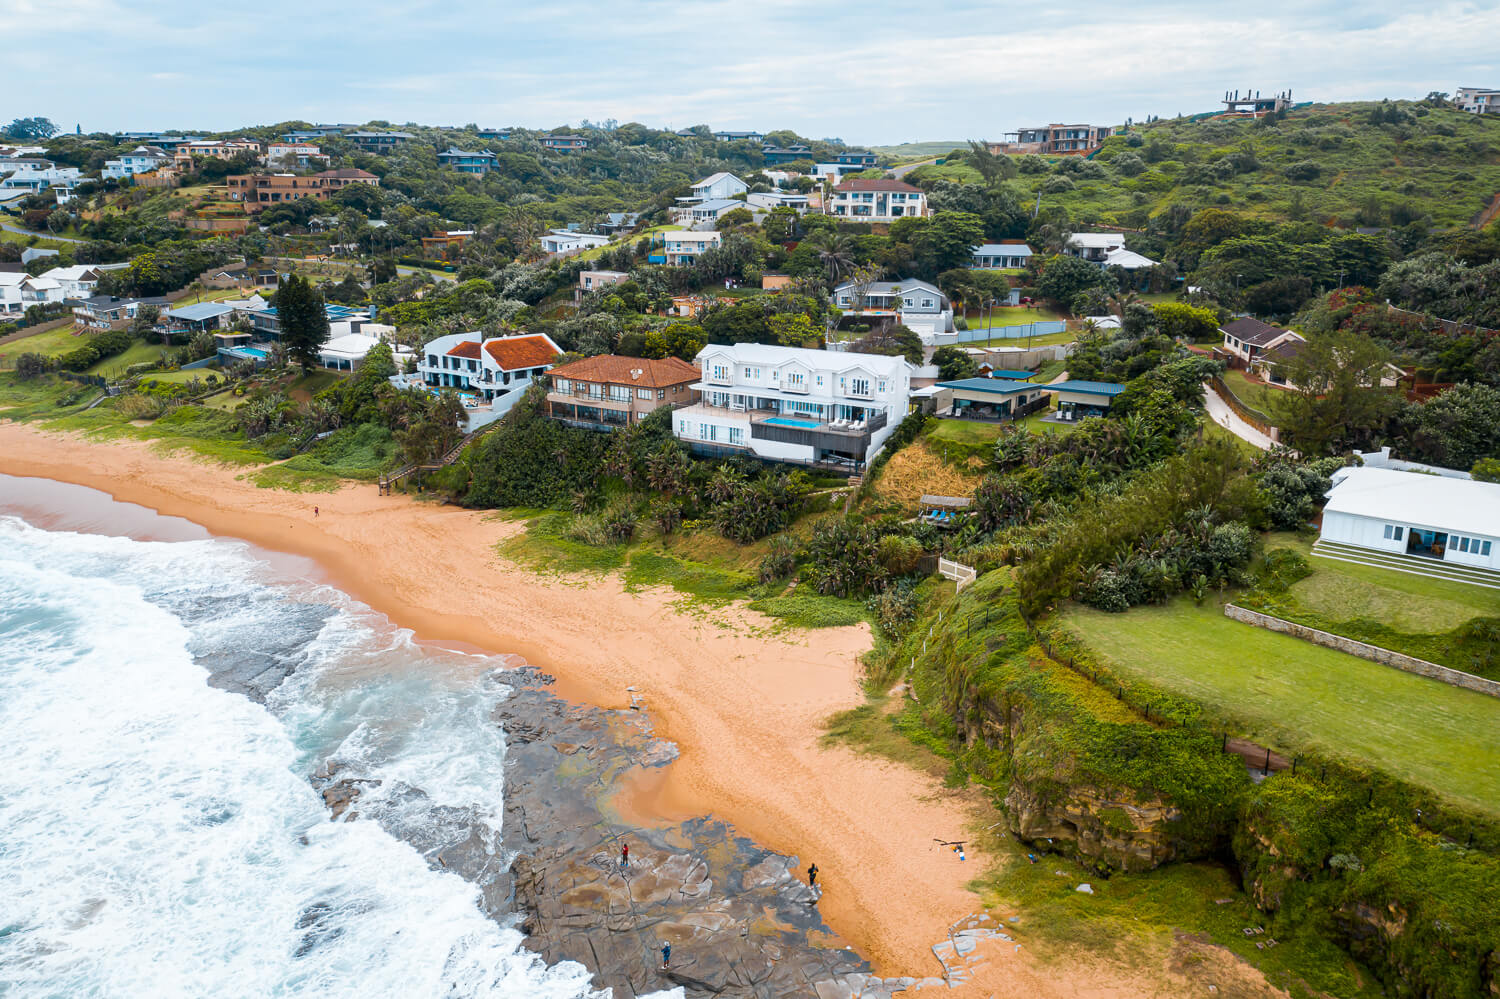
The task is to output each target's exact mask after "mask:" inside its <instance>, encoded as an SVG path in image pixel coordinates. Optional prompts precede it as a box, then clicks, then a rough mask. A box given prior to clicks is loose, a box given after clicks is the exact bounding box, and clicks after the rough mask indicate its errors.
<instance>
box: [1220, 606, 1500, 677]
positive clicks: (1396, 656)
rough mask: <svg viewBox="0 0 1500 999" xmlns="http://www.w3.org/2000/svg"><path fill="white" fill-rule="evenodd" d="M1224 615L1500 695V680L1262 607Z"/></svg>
mask: <svg viewBox="0 0 1500 999" xmlns="http://www.w3.org/2000/svg"><path fill="white" fill-rule="evenodd" d="M1224 616H1225V617H1228V618H1232V619H1233V620H1235V621H1242V622H1244V623H1245V624H1249V625H1254V626H1255V627H1257V628H1265V629H1266V630H1267V631H1276V632H1280V633H1281V634H1283V635H1291V636H1292V637H1293V638H1300V639H1302V640H1303V641H1305V642H1312V643H1313V644H1314V645H1321V646H1323V647H1325V648H1329V649H1337V650H1338V651H1340V652H1347V653H1349V654H1350V655H1352V656H1359V657H1360V658H1361V659H1368V660H1369V661H1370V662H1372V663H1380V664H1381V665H1382V666H1390V667H1392V668H1394V669H1399V670H1402V671H1403V672H1406V673H1415V674H1417V675H1418V676H1425V677H1430V678H1431V679H1433V680H1441V681H1442V682H1443V683H1447V684H1452V685H1453V686H1455V687H1463V688H1464V689H1465V690H1473V691H1477V692H1478V693H1481V694H1489V695H1490V696H1491V697H1500V683H1496V682H1495V681H1493V680H1486V679H1484V678H1483V677H1478V676H1474V675H1473V674H1472V673H1464V672H1462V671H1460V670H1456V669H1449V668H1448V667H1447V666H1439V665H1438V664H1437V663H1430V662H1428V661H1427V660H1425V659H1417V658H1415V657H1413V656H1407V655H1402V654H1401V653H1399V652H1392V651H1391V650H1390V649H1382V648H1381V647H1380V646H1378V645H1369V644H1367V643H1365V642H1356V641H1355V640H1354V639H1352V638H1345V637H1343V636H1342V635H1334V634H1331V633H1330V632H1326V631H1319V630H1318V629H1317V628H1309V627H1307V626H1306V625H1304V624H1297V623H1296V622H1295V621H1287V620H1284V619H1282V618H1279V617H1272V616H1271V615H1269V614H1262V613H1260V612H1259V611H1253V610H1246V609H1245V608H1243V607H1237V606H1235V605H1234V604H1225V605H1224Z"/></svg>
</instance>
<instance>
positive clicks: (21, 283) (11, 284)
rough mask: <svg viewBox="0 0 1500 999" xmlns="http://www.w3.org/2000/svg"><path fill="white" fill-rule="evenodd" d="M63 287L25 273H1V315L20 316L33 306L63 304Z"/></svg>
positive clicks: (47, 278) (52, 281)
mask: <svg viewBox="0 0 1500 999" xmlns="http://www.w3.org/2000/svg"><path fill="white" fill-rule="evenodd" d="M64 297H65V296H64V295H63V290H62V285H61V284H59V283H58V282H56V281H54V280H52V279H51V278H49V277H32V276H31V275H30V274H27V273H25V272H24V271H0V315H20V314H21V313H24V312H25V311H26V310H27V309H29V308H31V307H32V306H33V305H51V304H54V303H58V302H61V301H62V300H63V298H64Z"/></svg>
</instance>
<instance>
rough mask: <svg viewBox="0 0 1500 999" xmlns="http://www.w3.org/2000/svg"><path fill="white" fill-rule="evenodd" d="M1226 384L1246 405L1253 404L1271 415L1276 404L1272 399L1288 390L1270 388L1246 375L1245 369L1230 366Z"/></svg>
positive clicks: (1225, 378) (1225, 375)
mask: <svg viewBox="0 0 1500 999" xmlns="http://www.w3.org/2000/svg"><path fill="white" fill-rule="evenodd" d="M1224 384H1226V385H1228V386H1229V388H1230V390H1231V391H1232V392H1234V394H1235V395H1237V396H1239V397H1240V401H1241V402H1243V403H1244V404H1245V405H1247V406H1253V407H1255V408H1256V409H1258V410H1260V411H1261V412H1262V413H1265V414H1266V415H1267V416H1269V415H1271V412H1272V407H1273V406H1274V405H1275V403H1274V402H1273V401H1272V400H1273V399H1274V397H1276V396H1278V395H1280V394H1281V393H1282V392H1285V391H1286V390H1285V389H1278V388H1270V387H1268V386H1267V385H1266V384H1265V383H1264V382H1261V381H1259V380H1256V381H1251V380H1250V379H1249V378H1247V377H1245V373H1244V372H1243V371H1240V370H1238V369H1237V368H1230V369H1229V370H1227V371H1225V372H1224Z"/></svg>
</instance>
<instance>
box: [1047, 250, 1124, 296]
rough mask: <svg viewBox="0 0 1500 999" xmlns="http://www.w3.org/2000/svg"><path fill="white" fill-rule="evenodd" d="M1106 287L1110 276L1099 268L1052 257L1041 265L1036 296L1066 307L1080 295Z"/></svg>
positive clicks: (1065, 256) (1078, 258) (1063, 256)
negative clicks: (1089, 290)
mask: <svg viewBox="0 0 1500 999" xmlns="http://www.w3.org/2000/svg"><path fill="white" fill-rule="evenodd" d="M1109 284H1110V280H1109V275H1107V274H1105V273H1104V270H1103V269H1102V268H1100V267H1099V266H1098V265H1096V264H1091V263H1089V262H1088V261H1087V260H1084V259H1082V258H1080V257H1070V256H1067V255H1065V254H1054V255H1053V256H1050V257H1048V258H1047V259H1046V261H1045V262H1044V263H1043V264H1042V273H1041V276H1040V277H1038V278H1037V281H1036V286H1035V287H1036V292H1037V294H1038V295H1040V296H1042V297H1043V298H1045V299H1048V300H1050V301H1052V302H1056V303H1057V304H1059V305H1061V306H1062V307H1064V308H1067V307H1068V306H1069V305H1070V304H1071V303H1072V301H1073V299H1074V298H1075V297H1077V296H1078V294H1079V293H1080V292H1083V291H1087V290H1088V289H1089V288H1104V287H1108V286H1109Z"/></svg>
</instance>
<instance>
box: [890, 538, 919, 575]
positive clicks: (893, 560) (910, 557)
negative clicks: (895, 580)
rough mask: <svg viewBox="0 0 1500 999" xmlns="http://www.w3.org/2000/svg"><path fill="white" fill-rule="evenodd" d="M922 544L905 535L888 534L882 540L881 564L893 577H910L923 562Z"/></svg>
mask: <svg viewBox="0 0 1500 999" xmlns="http://www.w3.org/2000/svg"><path fill="white" fill-rule="evenodd" d="M922 555H923V551H922V544H921V542H919V541H918V540H917V539H916V538H911V537H907V536H906V535H904V534H887V535H886V536H885V537H883V538H881V539H880V564H881V566H883V567H884V568H885V571H886V572H888V573H890V574H891V575H892V576H910V575H911V574H912V573H914V572H916V571H917V566H918V565H919V564H920V563H921V561H922Z"/></svg>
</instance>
